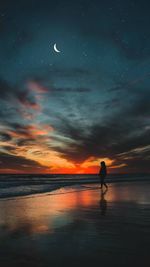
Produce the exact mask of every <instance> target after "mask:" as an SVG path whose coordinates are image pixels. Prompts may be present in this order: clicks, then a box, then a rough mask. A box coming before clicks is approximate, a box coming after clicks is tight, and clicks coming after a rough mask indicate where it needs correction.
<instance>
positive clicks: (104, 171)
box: [99, 161, 108, 189]
mask: <svg viewBox="0 0 150 267" xmlns="http://www.w3.org/2000/svg"><path fill="white" fill-rule="evenodd" d="M100 165H101V168H100V171H99V176H100V182H101V189H103V185H105V187H106V188H108V186H107V184H106V183H105V177H106V175H107V168H106V164H105V161H102V162H101V163H100Z"/></svg>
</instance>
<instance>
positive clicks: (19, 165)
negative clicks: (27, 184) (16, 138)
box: [0, 152, 45, 173]
mask: <svg viewBox="0 0 150 267" xmlns="http://www.w3.org/2000/svg"><path fill="white" fill-rule="evenodd" d="M8 166H9V167H8ZM0 169H11V170H14V171H18V172H19V171H25V172H31V173H32V172H33V173H36V172H41V171H44V170H45V167H43V166H42V165H40V164H39V163H37V162H36V161H34V160H30V159H26V158H24V157H21V156H15V155H10V154H6V153H3V152H0Z"/></svg>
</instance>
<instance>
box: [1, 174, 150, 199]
mask: <svg viewBox="0 0 150 267" xmlns="http://www.w3.org/2000/svg"><path fill="white" fill-rule="evenodd" d="M133 182H140V183H141V182H150V179H148V178H147V179H137V178H132V179H131V178H128V179H124V180H123V179H121V178H120V179H116V180H114V181H112V180H111V179H109V180H106V183H107V184H115V183H116V184H117V183H118V184H119V183H133ZM87 184H90V185H91V184H93V185H94V184H99V179H95V180H93V181H89V180H86V181H83V180H78V181H74V182H73V181H68V182H67V183H63V182H62V184H57V185H55V186H54V185H53V187H51V188H47V189H45V190H44V189H43V190H37V191H36V192H31V193H25V192H23V193H18V194H13V193H12V194H10V195H3V196H2V195H1V196H0V201H1V200H2V201H5V200H12V199H16V198H27V197H28V198H29V197H31V198H32V197H35V196H41V197H42V195H43V196H44V195H52V194H51V193H52V192H54V191H57V190H59V189H63V188H67V187H72V186H82V185H83V186H84V185H87ZM0 190H1V189H0ZM84 190H85V189H84ZM86 190H88V189H86Z"/></svg>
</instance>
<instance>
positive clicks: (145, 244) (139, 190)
mask: <svg viewBox="0 0 150 267" xmlns="http://www.w3.org/2000/svg"><path fill="white" fill-rule="evenodd" d="M97 188H98V185H97V184H89V185H84V186H83V185H82V186H79V185H78V186H74V187H65V188H63V189H58V190H56V192H57V194H53V195H47V194H42V195H34V196H28V197H23V198H22V197H21V198H14V199H13V200H12V199H1V200H0V264H1V265H0V266H2V267H11V266H15V267H20V266H21V267H27V266H29V267H49V266H54V267H62V266H64V267H70V266H73V267H75V266H79V267H80V266H81V267H83V266H86V267H87V266H94V267H97V266H104V267H109V266H111V267H132V266H136V267H141V266H143V267H149V266H150V265H149V263H150V254H149V247H150V227H149V226H150V194H149V192H150V182H141V181H140V182H132V183H131V182H125V183H122V182H121V183H113V184H109V189H108V191H107V192H103V193H102V192H101V191H100V189H97ZM80 189H83V190H80Z"/></svg>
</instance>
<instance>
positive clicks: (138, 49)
mask: <svg viewBox="0 0 150 267" xmlns="http://www.w3.org/2000/svg"><path fill="white" fill-rule="evenodd" d="M149 12H150V2H149V1H141V0H140V1H138V0H135V1H132V0H130V1H129V0H126V1H119V0H114V1H113V0H109V1H107V0H105V1H103V0H102V1H100V0H92V1H91V0H86V1H85V0H76V1H71V0H69V1H63V0H59V1H57V0H55V1H50V0H49V1H38V0H35V1H32V0H22V1H17V0H13V1H11V0H10V1H7V0H6V1H4V3H2V2H1V6H0V172H1V173H7V172H8V173H17V172H23V173H26V172H27V173H34V172H35V173H95V172H97V171H98V167H99V161H101V160H102V159H103V160H105V161H106V164H107V165H108V166H109V172H113V173H117V172H120V173H129V172H149V171H150V164H149V162H150V15H149ZM55 43H56V44H57V49H59V50H60V53H57V52H55V51H54V44H55Z"/></svg>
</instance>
